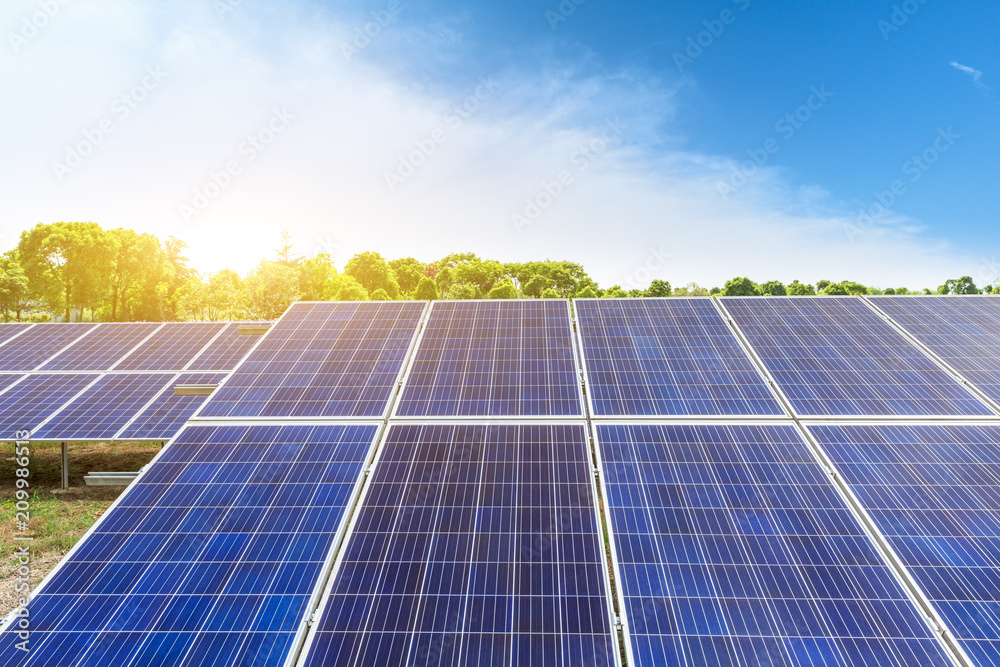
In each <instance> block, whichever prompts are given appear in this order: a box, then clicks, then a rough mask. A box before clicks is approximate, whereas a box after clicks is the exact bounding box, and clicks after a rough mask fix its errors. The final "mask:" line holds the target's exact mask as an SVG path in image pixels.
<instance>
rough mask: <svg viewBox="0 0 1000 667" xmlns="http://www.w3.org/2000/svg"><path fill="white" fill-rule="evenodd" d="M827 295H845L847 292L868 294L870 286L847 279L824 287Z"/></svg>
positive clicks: (824, 292)
mask: <svg viewBox="0 0 1000 667" xmlns="http://www.w3.org/2000/svg"><path fill="white" fill-rule="evenodd" d="M823 294H824V295H826V296H843V295H846V294H868V288H867V287H865V286H864V285H862V284H861V283H855V282H851V281H850V280H845V281H843V282H839V283H830V284H829V285H827V286H826V287H825V288H824V289H823Z"/></svg>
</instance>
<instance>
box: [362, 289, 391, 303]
mask: <svg viewBox="0 0 1000 667" xmlns="http://www.w3.org/2000/svg"><path fill="white" fill-rule="evenodd" d="M368 300H369V301H392V299H390V298H389V293H388V292H386V291H385V290H384V289H382V288H381V287H379V288H378V289H377V290H375V291H374V292H372V293H371V296H369V297H368Z"/></svg>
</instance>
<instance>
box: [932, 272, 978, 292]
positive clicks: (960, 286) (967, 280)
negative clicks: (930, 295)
mask: <svg viewBox="0 0 1000 667" xmlns="http://www.w3.org/2000/svg"><path fill="white" fill-rule="evenodd" d="M937 293H938V294H981V293H982V292H980V291H979V288H978V287H976V283H974V282H972V277H971V276H962V277H961V278H953V279H951V280H946V281H945V282H944V285H941V286H940V287H938V289H937Z"/></svg>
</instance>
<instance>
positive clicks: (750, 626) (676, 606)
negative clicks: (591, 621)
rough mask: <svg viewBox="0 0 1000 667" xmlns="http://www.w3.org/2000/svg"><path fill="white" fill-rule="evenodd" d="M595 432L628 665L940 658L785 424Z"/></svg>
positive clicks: (856, 664) (944, 661) (877, 662)
mask: <svg viewBox="0 0 1000 667" xmlns="http://www.w3.org/2000/svg"><path fill="white" fill-rule="evenodd" d="M595 429H596V432H597V440H598V444H599V451H600V456H601V459H602V461H603V463H602V475H601V477H602V479H603V482H604V487H603V488H604V494H603V497H604V498H605V503H606V517H607V519H608V522H609V529H610V530H609V532H610V533H611V534H612V537H613V546H612V549H613V553H614V554H615V580H616V582H617V586H618V591H619V596H620V599H621V600H622V602H621V605H620V606H621V609H622V611H623V627H624V629H625V633H626V640H627V642H628V643H629V654H630V663H631V664H632V665H634V666H636V667H649V666H652V665H690V666H692V667H694V666H701V665H789V666H792V665H803V666H804V665H844V666H847V665H850V666H852V667H860V666H862V665H871V666H872V667H885V666H887V665H949V664H951V662H950V661H949V659H948V657H947V656H946V653H945V652H944V649H943V646H942V644H940V643H939V642H938V641H937V639H935V637H934V635H933V633H932V632H931V628H930V626H929V625H928V624H927V623H926V621H925V620H924V619H923V618H922V617H921V615H920V614H919V613H918V609H917V606H916V605H915V604H914V602H913V601H912V600H911V599H910V598H908V597H907V594H906V593H905V592H904V590H903V588H902V586H901V584H900V583H899V580H898V579H896V577H895V575H894V573H893V572H892V570H890V568H889V567H888V566H887V565H886V563H885V561H884V560H883V559H882V558H881V556H880V554H879V553H878V552H877V550H876V548H875V546H874V544H873V543H872V542H871V540H870V539H869V538H868V537H867V536H866V535H865V533H864V531H863V529H862V527H861V525H860V523H859V522H858V520H857V519H856V517H855V516H854V514H852V512H851V511H850V510H849V509H848V507H847V505H846V503H845V502H844V500H843V498H842V497H841V496H840V495H839V493H838V492H837V490H836V489H835V488H834V486H833V485H832V483H831V482H830V480H829V477H828V476H827V475H826V474H825V473H824V471H823V469H822V467H821V466H820V465H819V464H818V463H817V461H816V459H815V458H814V457H813V455H812V453H811V452H810V450H809V448H808V447H807V445H806V444H805V442H804V441H803V440H802V438H801V437H800V435H799V434H798V432H797V431H796V429H795V428H794V427H792V426H790V425H777V424H772V425H757V426H752V425H741V426H737V425H729V426H725V425H708V424H699V425H693V426H692V425H662V424H639V425H636V424H634V425H612V424H597V425H596V426H595Z"/></svg>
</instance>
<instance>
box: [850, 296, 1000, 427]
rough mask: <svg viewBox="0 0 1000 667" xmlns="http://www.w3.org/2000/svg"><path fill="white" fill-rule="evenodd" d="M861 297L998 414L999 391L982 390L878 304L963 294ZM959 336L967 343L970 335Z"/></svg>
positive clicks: (960, 298)
mask: <svg viewBox="0 0 1000 667" xmlns="http://www.w3.org/2000/svg"><path fill="white" fill-rule="evenodd" d="M968 296H981V297H982V296H983V295H968ZM984 298H985V297H984ZM990 298H991V299H995V298H996V297H990ZM862 299H863V300H864V301H865V303H866V304H868V306H869V307H870V308H872V310H874V311H875V312H876V313H878V314H879V315H880V316H881V317H883V318H884V319H885V320H886V321H887V322H888V323H889V324H891V325H892V326H893V327H895V328H896V329H897V330H898V331H899V332H900V334H902V335H903V336H906V338H908V339H909V340H910V341H911V342H912V343H913V344H914V345H916V346H918V347H919V348H920V349H922V350H923V351H924V353H925V354H926V355H927V356H929V357H931V358H932V359H934V361H936V362H937V363H938V364H939V365H941V366H942V367H943V368H945V369H946V370H947V371H948V372H949V373H951V374H952V375H953V376H954V377H955V378H956V379H957V380H958V381H959V382H961V383H962V384H963V385H964V386H965V388H966V389H967V390H969V391H971V392H972V393H973V394H975V395H976V396H977V397H978V398H979V399H980V400H981V401H983V403H985V404H986V405H987V406H988V407H989V408H990V410H992V411H993V412H994V413H995V414H997V415H1000V393H996V392H994V395H991V394H990V393H988V392H987V391H984V390H983V389H981V388H980V386H979V383H978V382H976V381H974V380H973V379H972V378H970V377H966V375H965V374H964V373H962V371H961V370H959V369H958V368H956V366H955V365H954V364H953V363H950V362H949V361H948V360H947V359H945V358H944V357H943V356H942V355H941V354H938V352H936V351H935V350H934V349H932V347H931V345H930V344H928V343H927V342H925V341H924V340H922V339H921V338H920V337H919V336H918V335H917V334H916V333H915V332H913V331H911V330H910V329H908V328H907V325H906V323H904V322H902V321H899V318H898V316H896V317H894V316H893V314H892V313H891V312H888V311H887V310H886V309H884V308H882V307H880V306H879V305H878V301H882V302H883V303H885V302H887V301H892V300H895V299H904V300H905V299H913V300H914V301H915V302H916V301H918V300H921V301H922V300H924V299H949V300H951V299H959V300H962V301H963V302H964V299H965V296H962V297H959V296H940V297H933V296H931V297H921V296H917V295H913V296H900V297H880V298H875V297H872V296H863V297H862ZM981 303H984V304H985V303H992V301H985V300H984V301H982V302H981ZM922 314H924V315H927V313H922ZM998 315H1000V313H998ZM998 324H1000V322H998ZM989 333H990V334H998V333H1000V327H998V328H997V329H995V330H994V331H989ZM959 336H960V337H961V338H962V339H963V340H962V341H961V342H962V343H963V344H966V345H967V344H968V343H969V342H970V340H969V339H970V337H971V336H970V335H969V334H967V333H966V334H965V335H961V334H959ZM998 361H1000V359H998ZM984 370H986V369H984ZM989 370H993V369H989ZM998 370H1000V369H998Z"/></svg>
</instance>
